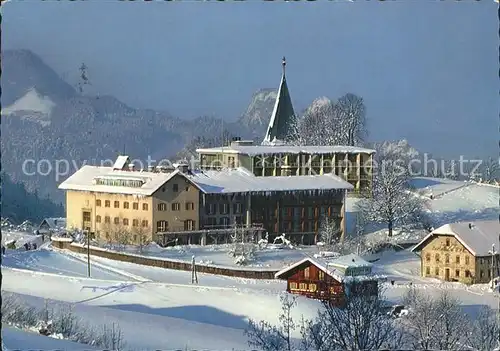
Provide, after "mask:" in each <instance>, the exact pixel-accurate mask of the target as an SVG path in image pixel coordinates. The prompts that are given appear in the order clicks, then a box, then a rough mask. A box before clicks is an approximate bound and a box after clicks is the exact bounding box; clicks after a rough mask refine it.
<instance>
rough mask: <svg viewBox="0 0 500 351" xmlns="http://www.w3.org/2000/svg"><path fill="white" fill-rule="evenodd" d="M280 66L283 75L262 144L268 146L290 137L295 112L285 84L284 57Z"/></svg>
mask: <svg viewBox="0 0 500 351" xmlns="http://www.w3.org/2000/svg"><path fill="white" fill-rule="evenodd" d="M281 65H282V67H283V75H282V77H281V82H280V87H279V89H278V94H277V97H276V102H275V103H274V109H273V113H272V115H271V119H270V120H269V125H268V127H267V131H266V135H265V137H264V141H263V142H262V144H268V145H269V144H275V143H279V142H283V141H285V140H287V139H288V137H289V136H290V135H289V133H290V129H291V128H292V126H293V119H294V116H295V112H294V110H293V105H292V100H291V98H290V92H289V91H288V86H287V84H286V78H285V67H286V59H285V57H284V56H283V60H282V61H281Z"/></svg>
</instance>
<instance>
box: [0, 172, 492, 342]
mask: <svg viewBox="0 0 500 351" xmlns="http://www.w3.org/2000/svg"><path fill="white" fill-rule="evenodd" d="M414 185H415V187H417V188H418V189H419V192H420V194H421V196H423V197H425V198H426V205H427V208H428V209H429V214H430V215H431V217H432V219H433V221H434V224H435V226H439V225H441V224H444V223H447V222H453V221H463V220H477V219H496V218H497V216H498V201H499V193H498V189H497V188H494V187H488V186H481V185H477V184H472V183H464V182H457V181H452V180H442V179H430V178H425V179H416V180H415V182H414ZM430 194H432V195H433V199H430ZM356 201H357V200H356V199H351V198H350V199H348V202H347V206H346V207H347V211H348V216H351V219H352V216H353V215H354V214H355V213H354V204H355V202H356ZM423 234H425V233H405V232H402V231H399V230H396V231H395V238H397V240H399V241H408V240H418V238H419V237H421V235H423ZM7 235H8V236H7ZM385 235H386V232H385V230H381V231H378V232H375V233H371V234H368V236H371V237H372V238H375V239H376V238H377V237H378V238H379V239H383V238H384V237H385ZM14 239H16V240H19V242H21V245H22V243H24V241H26V240H28V241H32V240H40V239H39V238H37V237H35V236H33V235H31V234H29V233H25V232H10V233H7V234H4V233H3V235H2V243H3V242H5V241H8V240H14ZM45 246H46V245H42V249H38V250H33V251H26V252H25V251H24V250H23V249H21V250H19V249H18V250H7V254H6V256H5V257H3V259H2V274H3V284H2V290H3V291H7V292H12V293H16V294H18V296H19V297H20V298H21V299H22V300H23V301H25V303H27V304H30V305H37V306H41V305H42V304H43V303H44V301H45V299H51V300H53V301H54V303H57V302H65V303H71V304H72V306H73V308H74V311H75V313H76V314H77V315H78V316H79V317H81V318H82V319H83V320H84V321H87V322H89V323H92V322H94V323H97V322H98V323H112V322H115V323H118V324H119V325H120V328H121V329H122V331H123V332H124V335H125V339H126V342H127V350H128V349H130V350H134V349H135V350H144V349H165V348H168V349H184V348H186V347H188V348H191V349H228V350H230V349H233V348H234V349H248V345H247V339H246V337H245V335H244V329H245V328H246V327H247V323H248V319H249V318H253V319H257V320H261V319H264V320H267V321H269V322H271V323H274V322H276V320H277V316H278V315H279V313H280V304H279V294H280V293H281V292H283V291H284V290H285V288H286V284H285V283H284V282H282V281H274V280H273V281H265V280H253V279H241V278H232V277H221V276H215V275H210V274H201V273H198V284H197V285H193V284H191V272H184V271H174V270H167V269H163V268H154V267H147V266H141V265H137V264H133V263H125V262H117V261H113V260H109V259H105V258H100V257H95V256H92V257H91V277H92V278H91V279H89V278H86V276H87V263H86V259H87V257H86V255H84V254H76V253H69V252H62V251H59V250H52V249H50V248H46V247H45ZM228 250H229V247H228V246H227V245H222V246H206V247H201V246H182V247H180V246H179V247H172V248H160V247H157V246H153V245H150V246H149V247H148V251H147V252H146V253H145V255H149V256H156V257H162V258H170V259H177V260H185V261H190V260H191V257H192V256H193V255H194V256H195V257H196V261H197V262H199V263H207V264H215V265H221V266H234V265H235V263H234V259H233V258H232V257H230V256H229V255H228ZM127 251H130V252H133V253H135V254H137V252H136V251H135V252H134V251H133V250H132V249H127ZM317 251H318V248H316V247H299V248H295V249H288V248H282V249H276V248H268V249H264V250H261V251H258V252H257V253H256V257H255V260H254V261H253V262H251V263H250V264H249V266H250V267H256V268H257V267H265V268H282V267H283V266H285V265H287V264H290V263H292V262H295V261H298V260H300V259H302V258H303V257H304V256H311V255H313V254H314V253H316V252H317ZM372 258H374V259H377V261H376V262H375V263H374V271H375V273H377V274H383V275H386V276H387V277H388V282H387V283H384V285H383V287H384V290H385V295H386V297H387V298H388V299H389V300H390V301H391V302H394V303H398V302H400V299H401V297H402V296H403V294H404V293H405V292H406V291H407V290H408V289H409V287H410V284H411V286H413V287H415V288H417V289H425V290H426V292H427V293H430V294H438V293H439V292H441V291H443V290H449V291H450V292H451V293H452V294H453V295H454V296H456V297H458V298H460V299H461V300H462V302H463V303H464V305H465V306H466V308H469V309H477V308H478V307H479V306H480V305H489V306H491V307H493V308H496V307H497V304H498V302H497V297H496V296H495V295H494V294H493V293H492V292H491V291H490V290H489V287H488V286H487V285H475V286H471V287H468V286H466V285H463V284H460V283H443V282H441V281H438V280H436V279H432V278H423V277H420V275H419V272H420V262H419V257H418V256H416V255H415V254H413V253H411V252H410V251H409V250H403V251H398V252H384V253H382V254H379V255H375V256H374V257H372ZM391 281H394V284H391ZM318 306H319V304H318V302H317V301H312V300H307V299H303V298H301V299H299V306H298V309H297V310H296V311H295V313H296V315H297V317H300V315H304V316H305V317H306V318H307V317H309V318H310V317H313V316H314V315H315V313H316V311H317V308H318ZM4 333H5V331H4ZM4 335H5V336H4V343H5V346H6V347H7V349H10V350H12V349H27V348H35V347H36V348H37V349H39V348H45V349H71V350H79V349H92V348H91V347H87V346H85V347H80V345H69V344H68V346H65V344H58V345H56V344H45V343H43V342H47V343H52V342H55V343H66V342H65V341H60V340H54V339H51V338H46V337H41V336H36V335H32V334H29V333H26V332H23V331H18V330H15V329H12V328H7V329H6V333H5V334H4ZM33 338H34V339H33ZM38 338H41V339H43V340H42V341H39V342H38V343H37V341H36V339H38ZM30 340H32V341H30ZM29 342H33V343H32V344H29ZM34 344H36V346H31V345H34ZM38 345H40V346H38ZM45 345H47V346H45Z"/></svg>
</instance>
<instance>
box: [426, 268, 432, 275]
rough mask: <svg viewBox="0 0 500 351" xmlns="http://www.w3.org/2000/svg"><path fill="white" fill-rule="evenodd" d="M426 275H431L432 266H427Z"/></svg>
mask: <svg viewBox="0 0 500 351" xmlns="http://www.w3.org/2000/svg"><path fill="white" fill-rule="evenodd" d="M425 275H431V267H425Z"/></svg>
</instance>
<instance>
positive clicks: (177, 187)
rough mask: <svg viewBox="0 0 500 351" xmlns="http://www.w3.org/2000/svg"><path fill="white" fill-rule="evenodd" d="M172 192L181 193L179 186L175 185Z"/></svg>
mask: <svg viewBox="0 0 500 351" xmlns="http://www.w3.org/2000/svg"><path fill="white" fill-rule="evenodd" d="M172 190H173V191H174V193H176V192H178V191H179V184H174V185H173V186H172Z"/></svg>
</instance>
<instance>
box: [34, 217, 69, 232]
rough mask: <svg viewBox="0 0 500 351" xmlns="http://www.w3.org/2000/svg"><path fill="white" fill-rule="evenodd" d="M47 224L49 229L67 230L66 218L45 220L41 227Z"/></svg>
mask: <svg viewBox="0 0 500 351" xmlns="http://www.w3.org/2000/svg"><path fill="white" fill-rule="evenodd" d="M44 223H47V225H48V226H49V228H52V229H56V228H65V227H66V218H64V217H57V218H45V219H44V220H43V221H42V223H40V226H42V224H44Z"/></svg>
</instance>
